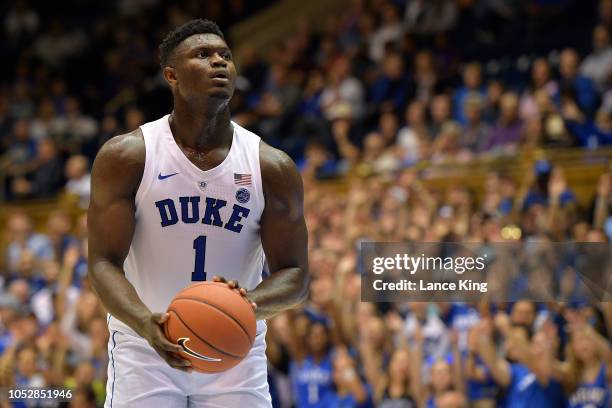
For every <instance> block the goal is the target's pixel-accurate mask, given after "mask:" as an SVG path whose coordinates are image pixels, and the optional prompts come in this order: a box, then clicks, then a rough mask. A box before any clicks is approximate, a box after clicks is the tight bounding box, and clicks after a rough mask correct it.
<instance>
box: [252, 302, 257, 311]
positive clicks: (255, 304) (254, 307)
mask: <svg viewBox="0 0 612 408" xmlns="http://www.w3.org/2000/svg"><path fill="white" fill-rule="evenodd" d="M251 306H253V310H257V303H255V302H251Z"/></svg>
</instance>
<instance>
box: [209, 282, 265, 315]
mask: <svg viewBox="0 0 612 408" xmlns="http://www.w3.org/2000/svg"><path fill="white" fill-rule="evenodd" d="M213 282H221V283H227V286H228V287H229V288H230V289H236V290H238V293H240V295H242V297H243V298H245V299H246V300H248V301H249V303H251V306H253V310H257V304H256V303H255V302H252V301H251V300H250V299H249V298H248V297H247V291H246V289H245V288H241V287H240V285H239V284H238V281H235V280H230V281H228V280H227V279H225V278H224V277H223V276H213Z"/></svg>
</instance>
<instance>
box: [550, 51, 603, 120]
mask: <svg viewBox="0 0 612 408" xmlns="http://www.w3.org/2000/svg"><path fill="white" fill-rule="evenodd" d="M579 62H580V58H579V56H578V53H577V52H576V50H574V49H573V48H566V49H565V50H563V52H561V56H560V60H559V74H561V81H560V93H561V94H563V93H567V94H569V95H570V96H572V97H573V98H574V99H575V100H576V102H577V103H578V106H579V107H580V109H581V110H582V111H583V112H585V113H586V114H587V115H592V114H593V113H594V112H595V109H597V101H598V95H597V90H596V88H595V84H594V83H593V81H592V80H591V79H590V78H587V77H585V76H583V75H580V74H579V73H578V68H579V67H578V63H579ZM559 97H560V95H559V94H558V95H556V99H557V104H559Z"/></svg>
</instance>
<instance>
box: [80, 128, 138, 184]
mask: <svg viewBox="0 0 612 408" xmlns="http://www.w3.org/2000/svg"><path fill="white" fill-rule="evenodd" d="M145 160H146V149H145V142H144V137H143V135H142V131H141V130H140V129H136V130H134V131H132V132H129V133H125V134H121V135H117V136H115V137H113V138H111V139H109V140H108V141H106V143H104V145H103V146H102V147H101V148H100V151H98V154H97V155H96V159H95V160H94V163H93V168H92V181H91V184H92V189H94V190H96V189H100V188H102V187H103V186H106V187H110V186H113V187H112V190H117V191H119V192H122V194H128V193H129V194H133V193H135V191H136V190H137V188H138V185H139V184H140V180H141V179H142V175H143V173H144V166H145ZM106 187H105V188H106Z"/></svg>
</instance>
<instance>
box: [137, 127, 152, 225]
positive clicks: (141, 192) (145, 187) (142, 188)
mask: <svg viewBox="0 0 612 408" xmlns="http://www.w3.org/2000/svg"><path fill="white" fill-rule="evenodd" d="M140 131H141V132H142V140H143V141H144V144H145V162H144V168H143V170H142V178H141V179H140V184H139V185H138V189H137V190H136V195H135V197H134V205H135V207H136V216H138V212H139V209H140V203H141V202H142V199H143V197H144V196H145V195H146V193H147V192H148V191H149V188H150V187H151V184H152V180H151V175H150V173H151V171H150V167H151V165H150V164H149V162H150V160H151V159H152V158H153V149H152V146H150V143H148V142H147V137H146V134H145V131H144V129H143V128H142V127H141V128H140Z"/></svg>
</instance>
